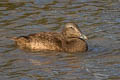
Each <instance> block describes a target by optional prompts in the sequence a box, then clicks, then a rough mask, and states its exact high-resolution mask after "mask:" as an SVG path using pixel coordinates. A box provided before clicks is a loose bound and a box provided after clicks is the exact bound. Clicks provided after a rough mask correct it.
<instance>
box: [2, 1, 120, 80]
mask: <svg viewBox="0 0 120 80" xmlns="http://www.w3.org/2000/svg"><path fill="white" fill-rule="evenodd" d="M119 7H120V6H119V0H114V1H113V0H106V1H105V0H75V1H74V0H59V1H56V0H5V1H0V37H1V38H0V79H1V80H18V79H19V80H58V79H60V80H80V79H81V80H83V79H85V80H103V79H110V80H119V79H120V77H119V76H120V71H119V70H120V61H119V59H120V55H119V53H120V45H119V44H120V37H119V35H120V27H119V26H120V9H119ZM66 22H75V23H76V24H78V25H79V26H80V28H82V29H81V30H82V31H83V32H84V34H86V35H87V36H88V38H89V41H88V44H89V51H88V52H86V53H83V54H82V53H76V54H70V53H62V52H61V53H60V52H58V53H56V52H46V53H44V52H37V53H32V52H25V51H22V50H19V49H17V48H16V47H15V46H14V45H13V44H14V43H13V42H12V41H11V40H10V37H13V36H20V35H27V34H32V33H36V32H40V31H60V28H61V27H62V26H63V25H64V23H66Z"/></svg>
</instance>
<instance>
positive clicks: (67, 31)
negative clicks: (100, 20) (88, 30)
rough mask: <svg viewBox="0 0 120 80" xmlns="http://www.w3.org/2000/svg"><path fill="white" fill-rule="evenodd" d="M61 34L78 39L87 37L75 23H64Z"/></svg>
mask: <svg viewBox="0 0 120 80" xmlns="http://www.w3.org/2000/svg"><path fill="white" fill-rule="evenodd" d="M62 34H63V35H64V37H66V38H80V39H84V40H86V39H88V38H87V37H86V36H85V35H84V34H83V33H82V32H81V31H80V29H79V28H78V26H77V25H76V24H75V23H66V24H65V26H64V29H63V31H62Z"/></svg>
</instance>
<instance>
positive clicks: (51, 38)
mask: <svg viewBox="0 0 120 80" xmlns="http://www.w3.org/2000/svg"><path fill="white" fill-rule="evenodd" d="M86 39H87V37H86V36H85V35H84V34H83V33H82V32H81V31H80V29H79V28H78V26H77V25H76V24H75V23H66V24H65V26H64V28H63V29H62V31H61V32H39V33H35V34H30V35H27V36H20V37H13V38H12V40H14V41H15V43H16V45H17V46H19V47H20V48H22V49H29V50H32V51H62V52H85V51H87V49H88V45H87V42H86V41H85V40H86Z"/></svg>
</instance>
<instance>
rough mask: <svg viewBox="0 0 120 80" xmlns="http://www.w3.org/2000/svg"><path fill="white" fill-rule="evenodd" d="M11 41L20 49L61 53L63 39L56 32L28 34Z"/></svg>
mask: <svg viewBox="0 0 120 80" xmlns="http://www.w3.org/2000/svg"><path fill="white" fill-rule="evenodd" d="M13 39H14V40H15V41H16V44H17V45H18V46H19V47H20V48H22V49H24V48H28V49H30V50H35V51H41V50H54V51H62V41H63V37H62V35H61V34H60V33H57V32H40V33H36V34H30V35H28V36H20V37H17V38H13Z"/></svg>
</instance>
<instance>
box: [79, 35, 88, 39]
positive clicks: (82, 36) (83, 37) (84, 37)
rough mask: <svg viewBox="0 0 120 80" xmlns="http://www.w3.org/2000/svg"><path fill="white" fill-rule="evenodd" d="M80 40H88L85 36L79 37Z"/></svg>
mask: <svg viewBox="0 0 120 80" xmlns="http://www.w3.org/2000/svg"><path fill="white" fill-rule="evenodd" d="M80 38H81V39H84V40H88V38H87V36H85V35H83V34H82V35H81V36H80Z"/></svg>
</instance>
